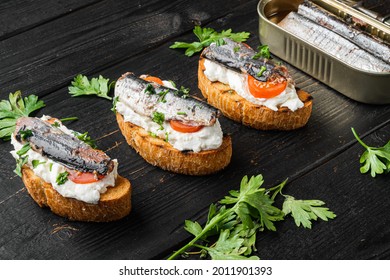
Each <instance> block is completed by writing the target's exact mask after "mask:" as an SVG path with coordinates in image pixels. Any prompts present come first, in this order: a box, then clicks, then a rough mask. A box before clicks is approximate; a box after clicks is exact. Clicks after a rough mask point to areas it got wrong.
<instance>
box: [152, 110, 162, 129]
mask: <svg viewBox="0 0 390 280" xmlns="http://www.w3.org/2000/svg"><path fill="white" fill-rule="evenodd" d="M152 120H153V121H154V122H155V123H157V124H159V125H160V129H161V130H163V129H164V127H163V123H164V121H165V115H164V114H163V113H160V112H157V111H156V112H154V113H153V116H152Z"/></svg>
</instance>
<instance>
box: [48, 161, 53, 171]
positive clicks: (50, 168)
mask: <svg viewBox="0 0 390 280" xmlns="http://www.w3.org/2000/svg"><path fill="white" fill-rule="evenodd" d="M52 169H53V163H52V162H51V163H50V164H49V170H50V172H51V170H52Z"/></svg>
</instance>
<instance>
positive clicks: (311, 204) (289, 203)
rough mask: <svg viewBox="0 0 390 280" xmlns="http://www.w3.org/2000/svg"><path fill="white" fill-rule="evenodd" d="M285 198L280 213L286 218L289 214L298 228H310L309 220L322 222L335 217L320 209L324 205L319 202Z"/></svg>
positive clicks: (290, 197) (324, 209) (328, 211)
mask: <svg viewBox="0 0 390 280" xmlns="http://www.w3.org/2000/svg"><path fill="white" fill-rule="evenodd" d="M285 197H286V199H285V201H284V203H283V210H282V211H283V212H284V214H285V215H286V216H287V215H289V214H291V216H292V217H293V218H294V221H295V224H296V225H297V226H298V227H299V226H300V225H301V224H302V226H303V227H305V228H311V220H315V221H316V220H317V217H318V218H320V219H322V220H324V221H328V219H334V218H335V217H336V215H335V214H334V213H333V212H332V211H330V210H329V208H325V207H320V206H322V205H324V204H325V202H323V201H321V200H298V199H295V198H294V197H292V196H289V195H285Z"/></svg>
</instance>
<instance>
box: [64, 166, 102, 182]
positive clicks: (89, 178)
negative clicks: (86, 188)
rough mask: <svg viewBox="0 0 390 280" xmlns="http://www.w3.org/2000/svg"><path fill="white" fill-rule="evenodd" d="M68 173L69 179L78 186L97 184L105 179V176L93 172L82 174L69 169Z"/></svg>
mask: <svg viewBox="0 0 390 280" xmlns="http://www.w3.org/2000/svg"><path fill="white" fill-rule="evenodd" d="M67 171H68V173H69V175H68V179H69V180H71V181H72V182H74V183H76V184H90V183H95V182H97V181H99V180H101V179H103V178H104V177H105V176H104V175H100V174H95V173H92V172H80V171H77V170H70V169H67Z"/></svg>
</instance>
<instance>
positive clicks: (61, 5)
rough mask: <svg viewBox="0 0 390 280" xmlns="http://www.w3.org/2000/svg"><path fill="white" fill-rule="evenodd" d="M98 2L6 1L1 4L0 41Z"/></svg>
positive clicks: (94, 0) (93, 0)
mask: <svg viewBox="0 0 390 280" xmlns="http://www.w3.org/2000/svg"><path fill="white" fill-rule="evenodd" d="M96 2H98V1H97V0H87V1H75V0H69V1H52V2H50V4H48V3H47V1H26V0H15V1H13V0H4V1H1V2H0V14H1V17H0V40H4V39H7V38H9V37H12V36H15V35H17V34H19V33H22V32H24V31H27V30H30V29H32V28H34V27H37V26H39V25H42V24H45V23H47V22H50V21H52V20H54V19H57V18H59V17H61V16H63V15H66V14H69V13H71V12H74V11H75V10H79V9H82V8H85V7H88V6H90V5H91V4H94V3H96Z"/></svg>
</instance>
